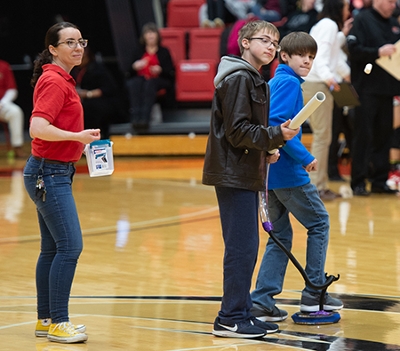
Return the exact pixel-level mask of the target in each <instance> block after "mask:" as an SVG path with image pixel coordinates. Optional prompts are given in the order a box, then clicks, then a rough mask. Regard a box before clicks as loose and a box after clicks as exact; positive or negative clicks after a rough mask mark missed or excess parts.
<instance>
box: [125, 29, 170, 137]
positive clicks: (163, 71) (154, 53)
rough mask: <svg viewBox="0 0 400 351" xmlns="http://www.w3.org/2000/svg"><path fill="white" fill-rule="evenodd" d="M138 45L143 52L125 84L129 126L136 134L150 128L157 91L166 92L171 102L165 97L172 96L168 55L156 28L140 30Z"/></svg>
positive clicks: (134, 61)
mask: <svg viewBox="0 0 400 351" xmlns="http://www.w3.org/2000/svg"><path fill="white" fill-rule="evenodd" d="M140 43H141V44H142V48H141V50H140V52H138V53H137V55H136V57H135V58H134V60H133V64H132V70H131V72H130V75H131V78H130V79H128V81H127V87H128V93H129V102H130V115H131V122H132V126H133V128H134V129H135V131H137V132H140V131H143V130H146V129H147V128H148V127H149V123H150V114H151V108H152V107H153V105H154V104H155V102H156V100H157V92H158V91H160V90H162V89H166V90H167V97H168V98H170V99H171V97H170V96H168V95H169V94H168V93H173V87H174V79H175V69H174V66H173V63H172V58H171V55H170V53H169V50H168V49H167V48H165V47H163V46H161V36H160V33H159V31H158V28H157V25H156V24H154V23H147V24H145V25H144V26H143V29H142V36H141V38H140ZM172 98H173V97H172Z"/></svg>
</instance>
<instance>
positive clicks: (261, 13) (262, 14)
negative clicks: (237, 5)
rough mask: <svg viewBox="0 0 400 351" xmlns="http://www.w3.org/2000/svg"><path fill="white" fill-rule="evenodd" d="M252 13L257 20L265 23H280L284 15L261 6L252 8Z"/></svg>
mask: <svg viewBox="0 0 400 351" xmlns="http://www.w3.org/2000/svg"><path fill="white" fill-rule="evenodd" d="M250 12H252V13H253V14H254V15H255V16H256V17H257V18H259V19H260V20H263V21H268V22H277V21H280V20H281V18H282V15H281V14H280V13H279V12H278V11H275V10H267V9H266V8H264V6H262V5H260V4H255V5H254V6H252V7H251V8H250Z"/></svg>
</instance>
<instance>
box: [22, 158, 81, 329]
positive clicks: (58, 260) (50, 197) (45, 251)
mask: <svg viewBox="0 0 400 351" xmlns="http://www.w3.org/2000/svg"><path fill="white" fill-rule="evenodd" d="M74 173H75V167H74V165H73V164H72V163H66V164H49V163H45V162H43V161H40V160H36V159H34V158H33V157H30V158H29V159H28V161H27V163H26V166H25V168H24V182H25V188H26V190H27V192H28V194H29V196H30V198H31V199H32V201H33V202H34V203H35V205H36V209H37V214H38V219H39V227H40V235H41V244H40V255H39V259H38V262H37V265H36V289H37V304H38V306H37V310H38V318H39V319H44V318H51V319H52V323H61V322H67V321H69V316H68V302H69V296H70V291H71V286H72V281H73V278H74V275H75V269H76V265H77V262H78V258H79V256H80V253H81V251H82V248H83V242H82V232H81V228H80V223H79V218H78V214H77V210H76V206H75V200H74V198H73V196H72V188H71V186H72V179H73V176H74ZM39 175H42V176H43V181H44V184H45V187H46V191H47V192H46V194H45V198H44V199H45V201H43V197H40V198H38V195H37V192H36V184H37V179H38V176H39Z"/></svg>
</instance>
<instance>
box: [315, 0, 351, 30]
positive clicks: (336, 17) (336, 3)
mask: <svg viewBox="0 0 400 351" xmlns="http://www.w3.org/2000/svg"><path fill="white" fill-rule="evenodd" d="M345 1H347V0H325V1H324V7H323V8H322V11H321V12H320V14H319V15H318V19H319V20H321V19H323V18H330V19H331V20H332V21H334V22H335V23H336V24H337V25H338V27H339V30H342V28H343V7H344V2H345Z"/></svg>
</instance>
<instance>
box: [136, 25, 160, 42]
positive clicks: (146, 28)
mask: <svg viewBox="0 0 400 351" xmlns="http://www.w3.org/2000/svg"><path fill="white" fill-rule="evenodd" d="M147 32H153V33H157V36H158V40H157V45H158V46H160V44H161V34H160V31H159V30H158V27H157V25H156V24H155V23H153V22H148V23H146V24H145V25H144V26H143V28H142V34H141V36H140V39H139V42H140V44H141V45H143V46H146V42H145V40H144V35H145V34H146V33H147Z"/></svg>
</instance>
